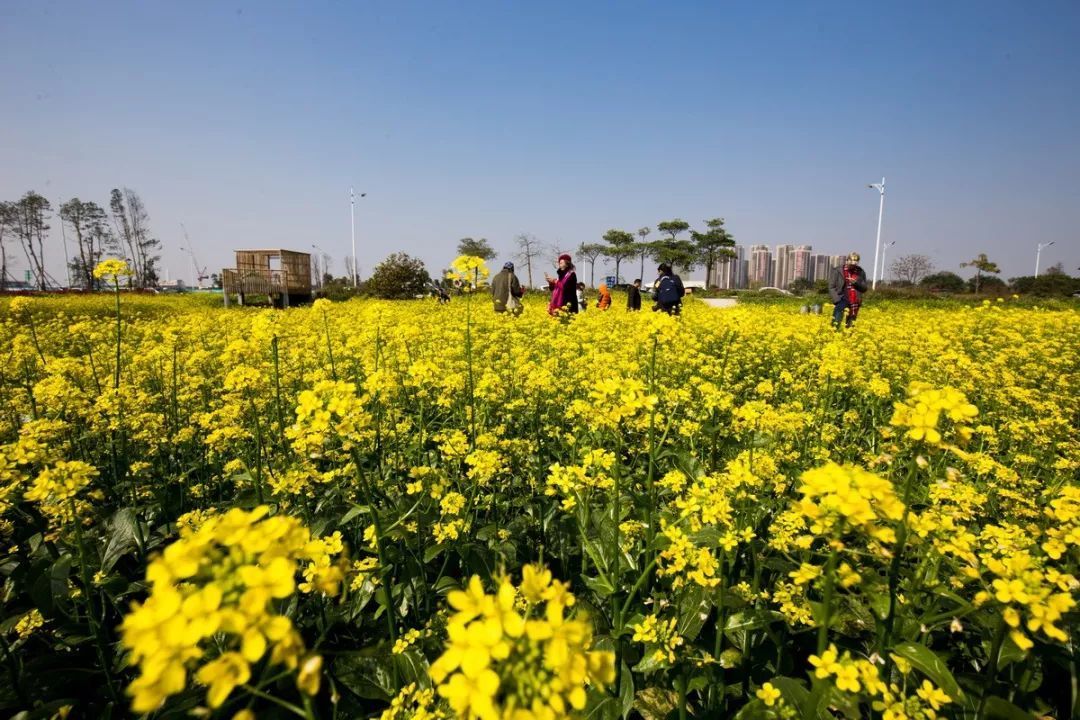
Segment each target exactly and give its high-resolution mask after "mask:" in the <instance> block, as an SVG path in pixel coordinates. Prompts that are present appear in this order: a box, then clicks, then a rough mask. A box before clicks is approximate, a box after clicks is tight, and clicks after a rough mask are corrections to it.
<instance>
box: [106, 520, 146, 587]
mask: <svg viewBox="0 0 1080 720" xmlns="http://www.w3.org/2000/svg"><path fill="white" fill-rule="evenodd" d="M137 523H138V518H137V517H136V516H135V511H134V510H132V509H131V508H122V509H120V510H117V511H116V513H114V514H113V516H112V517H111V518H109V522H108V531H107V535H106V537H107V539H106V541H105V552H104V553H103V554H102V556H101V569H102V570H104V571H105V572H109V571H110V570H112V569H113V566H114V565H116V562H117V561H118V560H119V559H120V558H122V557H123V556H124V555H127V554H128V553H129V552H131V551H132V550H136V549H138V547H139V533H138V525H137Z"/></svg>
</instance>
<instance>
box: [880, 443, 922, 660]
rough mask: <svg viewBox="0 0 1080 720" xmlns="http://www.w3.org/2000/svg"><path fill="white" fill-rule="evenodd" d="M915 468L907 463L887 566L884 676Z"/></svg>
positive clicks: (881, 654)
mask: <svg viewBox="0 0 1080 720" xmlns="http://www.w3.org/2000/svg"><path fill="white" fill-rule="evenodd" d="M916 467H917V465H916V464H915V460H914V459H912V460H911V461H909V463H908V474H907V479H906V480H905V482H904V514H903V516H902V517H901V518H900V528H899V529H898V530H897V534H896V547H895V548H894V549H893V557H892V562H891V563H890V565H889V612H888V614H887V615H886V616H885V628H884V630H883V632H882V635H881V645H880V646H879V647H878V655H879V656H881V657H882V658H885V659H886V660H885V663H886V665H885V669H886V675H887V674H888V669H889V666H890V665H891V662H892V661H891V659H889V653H888V650H889V647H890V646H891V645H892V633H893V625H894V624H895V621H896V596H897V594H898V592H899V589H900V566H901V563H902V561H903V558H904V550H905V549H906V547H907V519H908V513H910V512H911V488H912V486H913V485H914V484H915V482H914V479H915V470H916Z"/></svg>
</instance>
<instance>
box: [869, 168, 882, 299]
mask: <svg viewBox="0 0 1080 720" xmlns="http://www.w3.org/2000/svg"><path fill="white" fill-rule="evenodd" d="M866 187H868V188H874V189H875V190H877V191H878V192H879V193H880V194H881V204H880V205H879V206H878V215H877V242H876V243H875V244H874V283H873V286H872V287H873V288H874V289H875V290H876V289H877V280H878V253H879V252H880V251H881V216H882V215H884V214H885V178H884V177H882V178H881V182H880V183H870V184H869V185H867V186H866Z"/></svg>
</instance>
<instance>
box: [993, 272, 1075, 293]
mask: <svg viewBox="0 0 1080 720" xmlns="http://www.w3.org/2000/svg"><path fill="white" fill-rule="evenodd" d="M1009 285H1010V286H1012V290H1013V292H1015V293H1019V294H1021V295H1037V296H1040V297H1054V296H1057V297H1065V296H1068V295H1072V294H1073V293H1078V292H1080V278H1075V277H1069V276H1068V275H1066V274H1064V273H1049V272H1048V273H1046V274H1045V275H1039V277H1035V276H1034V275H1027V276H1024V277H1016V278H1011V279H1010V280H1009Z"/></svg>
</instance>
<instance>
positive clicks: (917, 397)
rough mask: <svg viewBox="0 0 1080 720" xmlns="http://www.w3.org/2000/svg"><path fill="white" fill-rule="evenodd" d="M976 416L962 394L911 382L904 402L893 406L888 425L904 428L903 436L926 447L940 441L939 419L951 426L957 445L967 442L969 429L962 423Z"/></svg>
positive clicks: (953, 390)
mask: <svg viewBox="0 0 1080 720" xmlns="http://www.w3.org/2000/svg"><path fill="white" fill-rule="evenodd" d="M978 414H979V409H978V408H976V407H975V406H974V405H972V404H971V403H969V402H968V400H967V397H966V396H965V395H964V393H962V392H960V391H959V390H956V389H954V388H950V387H944V388H935V387H934V386H932V385H929V384H927V383H921V382H916V383H912V384H911V387H909V388H908V397H907V400H906V401H905V402H897V403H894V404H893V416H892V420H890V421H889V422H890V424H892V425H895V426H898V427H906V428H907V437H908V438H910V439H911V440H915V441H916V442H925V443H926V444H927V445H938V444H940V443H941V442H942V439H943V436H942V432H943V428H941V427H939V425H940V424H941V421H942V420H943V419H947V420H948V421H949V422H950V423H951V430H952V432H953V433H954V434H955V437H956V439H957V440H958V441H959V442H960V443H961V444H966V443H967V441H968V440H970V439H971V434H972V431H971V428H970V427H968V426H967V424H966V423H968V422H969V421H971V420H973V419H974V418H975V417H977V416H978Z"/></svg>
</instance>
